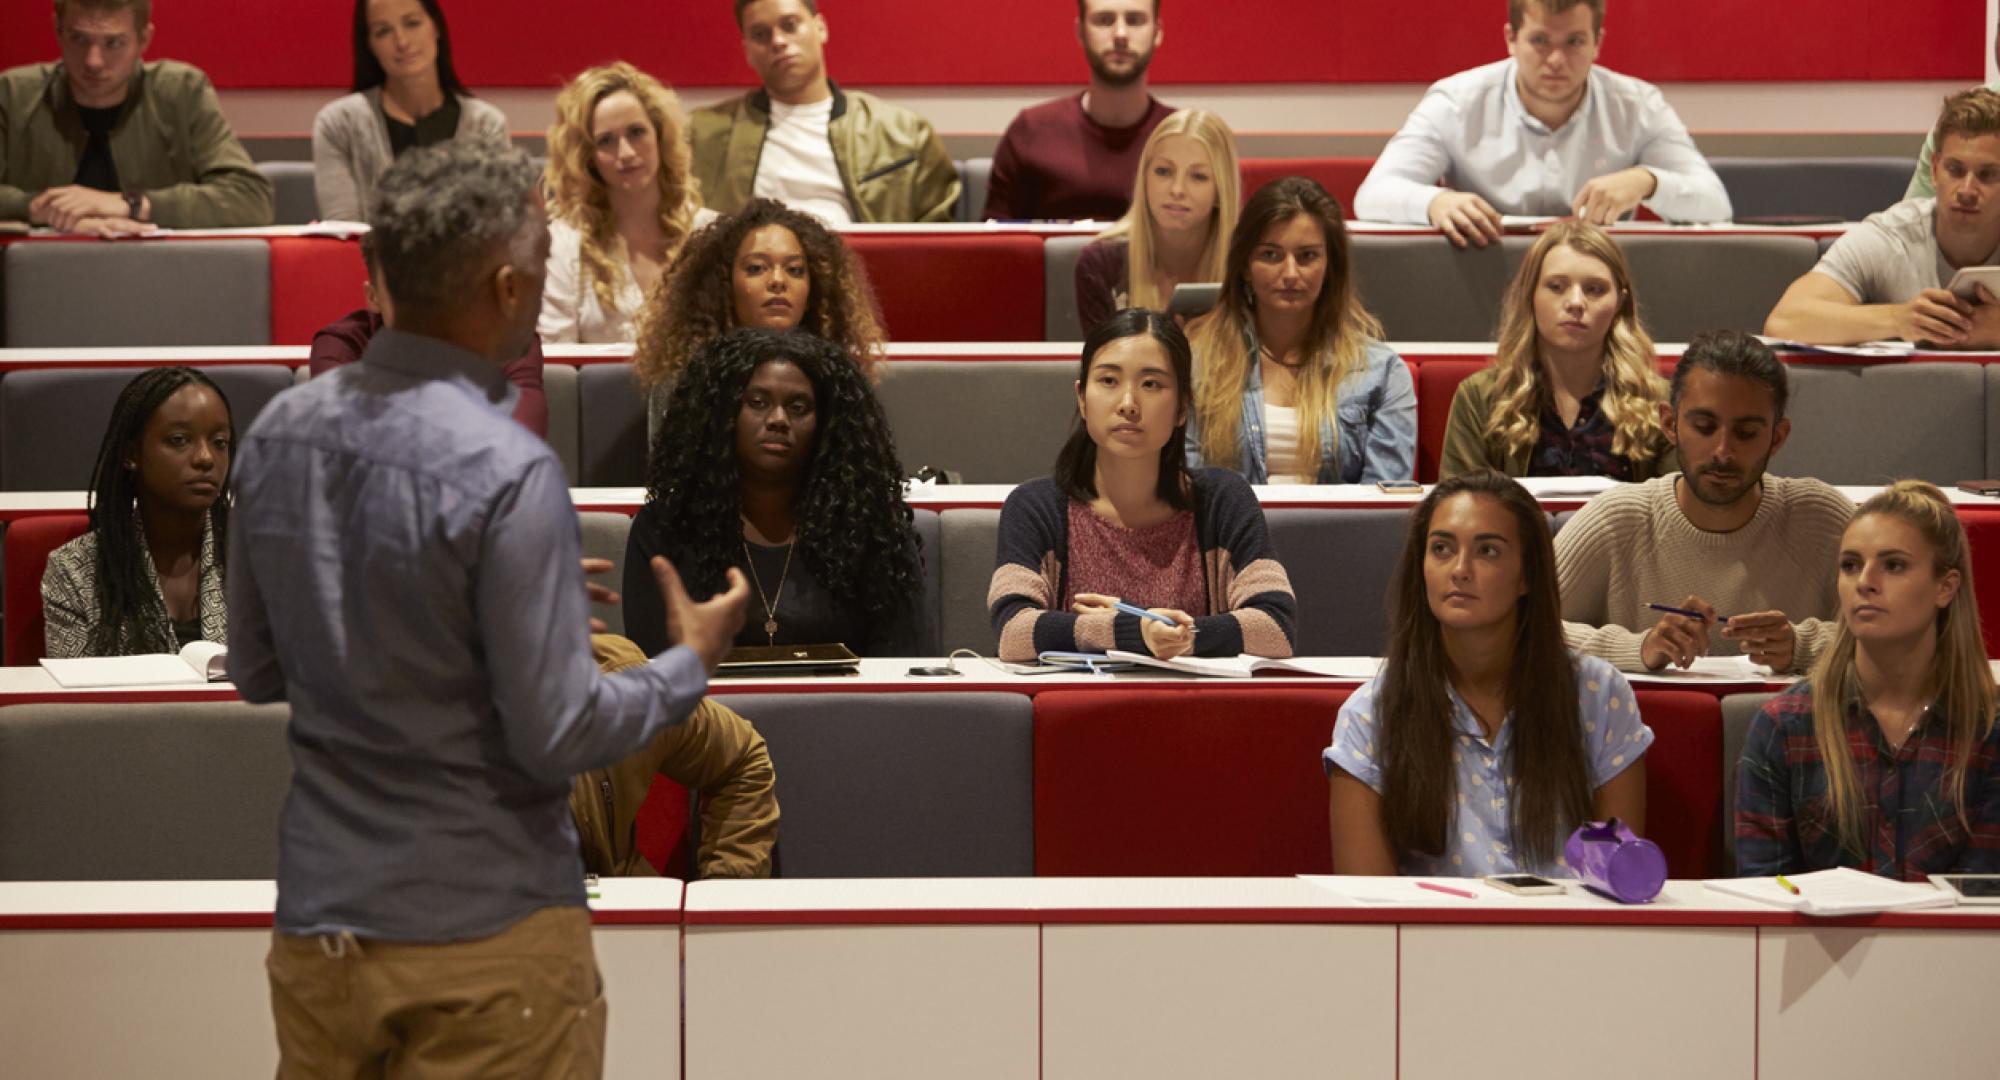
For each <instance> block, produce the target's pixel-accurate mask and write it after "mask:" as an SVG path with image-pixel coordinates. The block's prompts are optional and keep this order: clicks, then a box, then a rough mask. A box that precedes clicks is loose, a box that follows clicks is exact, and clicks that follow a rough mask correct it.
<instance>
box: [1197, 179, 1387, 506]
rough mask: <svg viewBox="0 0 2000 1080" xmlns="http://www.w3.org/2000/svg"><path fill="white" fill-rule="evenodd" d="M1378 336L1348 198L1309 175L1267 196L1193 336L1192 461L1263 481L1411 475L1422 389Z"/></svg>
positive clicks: (1253, 203) (1268, 190)
mask: <svg viewBox="0 0 2000 1080" xmlns="http://www.w3.org/2000/svg"><path fill="white" fill-rule="evenodd" d="M1381 336H1382V324H1381V323H1379V322H1377V321H1376V320H1375V317H1374V316H1372V315H1370V314H1368V311H1367V309H1366V308H1364V307H1363V306H1362V304H1361V296H1360V294H1359V293H1358V292H1357V291H1356V290H1355V287H1354V276H1353V272H1352V269H1351V268H1350V266H1349V263H1348V238H1347V227H1346V226H1345V225H1344V224H1342V222H1341V213H1340V203H1339V202H1337V201H1336V200H1335V199H1334V197H1333V196H1331V195H1329V194H1327V193H1326V189H1325V188H1323V187H1321V186H1319V184H1317V183H1315V182H1314V181H1312V180H1309V179H1307V178H1306V177H1303V176H1287V177H1284V178H1282V179H1278V180H1273V181H1271V182H1270V183H1268V184H1266V185H1264V186H1263V187H1262V188H1259V189H1258V191H1257V193H1256V194H1255V195H1252V196H1250V201H1249V202H1248V203H1246V204H1244V207H1243V214H1242V216H1241V217H1240V218H1239V219H1238V220H1237V222H1236V228H1235V230H1234V232H1233V233H1232V234H1231V236H1230V241H1229V254H1228V258H1227V260H1226V261H1225V264H1224V267H1223V275H1222V295H1221V298H1220V299H1219V300H1218V302H1217V305H1216V309H1215V310H1214V311H1212V312H1210V313H1209V314H1207V315H1205V316H1203V317H1202V319H1201V321H1199V322H1197V323H1196V324H1195V325H1194V326H1193V327H1192V328H1191V332H1190V334H1189V337H1190V338H1191V339H1192V341H1193V344H1194V353H1195V394H1194V410H1193V412H1192V413H1191V414H1190V415H1189V417H1188V426H1187V452H1188V464H1189V465H1190V466H1199V465H1204V464H1206V465H1218V466H1222V467H1225V468H1230V469H1235V470H1236V471H1238V472H1240V473H1242V474H1243V476H1244V479H1246V480H1248V481H1250V482H1251V483H1253V484H1286V483H1292V484H1362V483H1374V482H1377V481H1382V480H1409V479H1412V478H1414V476H1415V474H1416V464H1417V394H1416V388H1415V386H1414V384H1413V383H1412V381H1411V379H1410V369H1409V368H1407V367H1405V366H1404V365H1403V360H1402V358H1401V357H1399V356H1397V355H1396V353H1395V351H1394V350H1392V349H1390V348H1389V347H1388V346H1387V345H1384V344H1382V342H1381V340H1380V338H1381Z"/></svg>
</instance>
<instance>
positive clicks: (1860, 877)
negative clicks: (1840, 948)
mask: <svg viewBox="0 0 2000 1080" xmlns="http://www.w3.org/2000/svg"><path fill="white" fill-rule="evenodd" d="M1786 880H1787V881H1790V882H1791V883H1792V884H1794V885H1797V886H1798V887H1799V891H1798V892H1797V893H1796V894H1794V893H1793V892H1792V891H1791V890H1789V889H1787V888H1785V887H1784V886H1783V885H1780V884H1778V879H1777V878H1775V877H1743V878H1718V879H1714V880H1710V881H1704V882H1702V884H1704V885H1706V886H1708V887H1709V888H1711V889H1714V890H1715V891H1716V892H1719V893H1727V894H1729V895H1730V896H1740V897H1742V898H1743V899H1745V900H1755V901H1757V902H1758V903H1760V904H1769V905H1771V906H1772V907H1781V908H1789V909H1790V910H1792V911H1796V912H1798V913H1799V914H1801V915H1874V914H1876V913H1878V912H1883V911H1917V910H1921V909H1923V908H1939V907H1951V906H1952V905H1953V904H1955V903H1957V900H1956V899H1955V898H1954V897H1953V895H1952V894H1951V893H1950V892H1949V891H1947V890H1944V889H1940V888H1938V887H1937V886H1935V885H1933V884H1931V883H1930V882H1928V881H1896V880H1894V879H1892V878H1885V877H1882V876H1880V875H1877V874H1870V873H1867V872H1865V871H1862V870H1855V869H1852V868H1850V867H1846V866H1842V867H1837V868H1835V869H1832V870H1815V871H1813V872H1812V873H1809V874H1788V875H1786Z"/></svg>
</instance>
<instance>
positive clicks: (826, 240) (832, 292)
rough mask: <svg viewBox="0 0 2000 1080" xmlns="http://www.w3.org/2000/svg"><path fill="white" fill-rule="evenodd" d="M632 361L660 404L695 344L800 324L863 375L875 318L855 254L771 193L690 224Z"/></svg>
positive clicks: (874, 346)
mask: <svg viewBox="0 0 2000 1080" xmlns="http://www.w3.org/2000/svg"><path fill="white" fill-rule="evenodd" d="M641 323H642V327H643V329H642V330H641V332H640V335H639V347H638V349H637V350H636V351H635V352H634V353H633V356H632V366H633V367H634V369H636V370H637V372H638V375H639V383H640V385H642V386H644V387H646V388H647V389H648V390H650V391H652V392H653V395H654V404H655V406H656V409H655V414H656V415H655V416H654V420H655V421H657V419H658V416H657V411H658V410H657V406H659V405H662V404H664V402H665V394H664V393H663V388H665V387H668V386H671V385H672V384H673V381H674V379H675V378H676V377H677V376H678V375H679V373H680V370H681V368H683V367H685V366H686V365H687V362H688V358H689V357H692V356H693V355H694V354H695V352H696V350H698V349H700V348H701V347H702V346H703V345H706V344H708V343H709V342H710V341H712V340H714V339H715V338H717V337H720V336H722V334H724V333H726V332H727V331H730V330H734V329H737V328H738V327H746V326H747V327H763V328H765V329H769V330H793V329H798V330H804V331H806V332H807V333H809V334H812V335H814V336H815V337H821V338H825V339H826V340H828V341H831V342H833V343H834V344H836V345H839V346H840V347H841V349H842V350H843V351H845V352H846V353H847V356H848V358H849V359H851V360H853V361H854V362H855V364H857V365H859V366H860V367H861V369H862V371H863V372H864V373H866V374H867V375H869V376H870V378H871V379H872V378H873V377H874V376H875V374H876V369H877V366H878V365H879V364H880V363H881V362H882V359H883V349H882V345H883V341H884V335H883V332H882V322H881V318H880V317H879V316H878V315H877V313H876V306H875V292H874V290H873V289H871V288H870V287H869V285H868V274H867V272H866V271H864V270H863V269H862V268H861V260H860V259H858V258H856V257H855V256H854V253H853V252H852V251H849V250H848V247H847V244H846V243H845V242H844V241H842V240H841V239H840V237H839V235H837V234H836V233H834V231H833V230H832V229H829V228H828V227H827V226H826V224H825V223H824V222H822V221H820V220H819V219H818V218H816V217H814V216H812V215H811V214H808V213H805V212H803V211H799V210H793V209H790V208H788V207H786V206H785V205H784V204H783V203H779V202H776V201H774V200H771V199H752V200H750V201H749V202H748V203H745V204H744V206H743V208H742V209H741V210H738V211H737V212H735V213H734V214H730V215H729V216H727V217H723V218H718V219H716V220H715V221H714V222H713V223H712V224H710V225H708V226H706V227H704V228H702V229H700V230H697V231H696V232H695V234H694V235H693V236H691V237H689V238H688V242H687V244H686V246H685V247H683V248H682V249H681V254H680V258H679V259H677V260H675V262H674V265H673V269H672V270H671V271H670V272H669V273H668V275H667V277H666V280H665V281H663V282H661V284H660V288H659V289H658V290H657V291H655V292H654V293H653V295H652V299H651V300H650V301H649V302H648V303H647V305H646V315H645V318H644V319H643V320H641Z"/></svg>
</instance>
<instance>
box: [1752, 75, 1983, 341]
mask: <svg viewBox="0 0 2000 1080" xmlns="http://www.w3.org/2000/svg"><path fill="white" fill-rule="evenodd" d="M1933 137H1934V139H1935V140H1936V143H1937V146H1938V151H1937V154H1936V155H1935V156H1934V158H1933V159H1932V162H1931V181H1932V183H1933V184H1934V185H1935V186H1936V188H1937V197H1936V198H1934V199H1907V200H1905V201H1903V202H1900V203H1897V204H1896V205H1895V206H1892V207H1890V208H1889V209H1887V210H1884V211H1882V212H1881V213H1879V214H1870V215H1869V216H1868V220H1866V221H1864V222H1862V223H1861V224H1860V225H1857V226H1855V227H1854V228H1853V229H1852V230H1850V231H1849V232H1848V233H1847V235H1846V236H1843V237H1841V238H1840V239H1839V240H1838V241H1837V242H1835V244H1834V245H1833V247H1832V248H1831V249H1830V250H1828V251H1827V253H1826V255H1825V257H1824V258H1822V259H1820V261H1819V265H1818V266H1815V267H1814V268H1813V269H1812V270H1811V271H1810V272H1808V273H1807V274H1806V275H1805V276H1804V277H1801V278H1799V279H1798V280H1797V281H1795V282H1793V283H1792V286H1791V288H1789V289H1787V290H1785V295H1784V296H1783V297H1782V298H1781V299H1780V300H1779V301H1778V306H1777V307H1776V308H1774V309H1773V310H1772V311H1771V316H1770V318H1769V319H1767V320H1765V323H1764V332H1765V333H1767V334H1770V335H1772V336H1775V337H1784V338H1791V339H1793V340H1795V341H1806V342H1811V343H1813V344H1815V345H1850V344H1853V343H1855V342H1860V341H1877V340H1881V339H1885V338H1901V339H1902V340H1904V341H1909V342H1918V343H1922V344H1924V345H1926V346H1930V347H1935V348H1945V349H1993V348H2000V299H1996V295H2000V290H1995V291H1988V290H1986V289H1985V288H1983V287H1981V288H1979V289H1976V290H1975V291H1974V292H1973V294H1972V295H1971V296H1954V295H1952V294H1951V293H1950V292H1949V291H1947V286H1949V285H1950V283H1951V279H1952V275H1953V274H1955V273H1956V272H1957V271H1958V270H1959V269H1961V268H1963V267H1968V266H1992V265H2000V93H1995V92H1994V91H1992V90H1989V89H1987V88H1985V87H1979V88H1976V89H1972V90H1967V91H1964V92H1963V93H1959V94H1954V95H1953V96H1951V97H1950V98H1947V99H1946V100H1945V105H1944V111H1943V112H1942V113H1941V114H1940V115H1939V116H1938V122H1937V127H1936V130H1935V131H1934V133H1933Z"/></svg>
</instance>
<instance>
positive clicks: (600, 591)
mask: <svg viewBox="0 0 2000 1080" xmlns="http://www.w3.org/2000/svg"><path fill="white" fill-rule="evenodd" d="M610 572H611V560H610V559H585V560H583V593H584V595H585V596H587V597H589V598H590V602H591V603H593V604H615V603H617V602H618V599H619V597H618V594H617V592H615V591H613V590H612V589H611V588H610V587H609V586H606V585H599V584H598V583H597V582H595V581H592V580H590V575H592V574H608V573H610ZM609 629H611V628H610V627H608V626H606V625H604V620H603V619H600V618H598V617H597V616H595V615H592V616H591V617H590V632H591V633H593V634H602V633H604V632H605V631H607V630H609Z"/></svg>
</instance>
